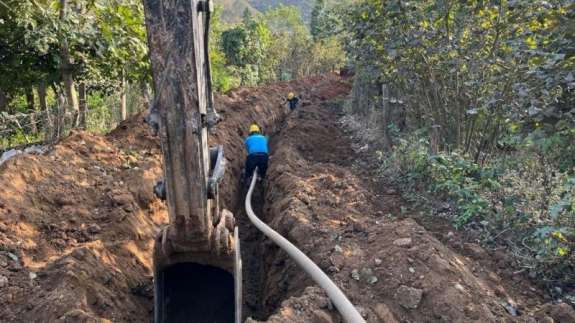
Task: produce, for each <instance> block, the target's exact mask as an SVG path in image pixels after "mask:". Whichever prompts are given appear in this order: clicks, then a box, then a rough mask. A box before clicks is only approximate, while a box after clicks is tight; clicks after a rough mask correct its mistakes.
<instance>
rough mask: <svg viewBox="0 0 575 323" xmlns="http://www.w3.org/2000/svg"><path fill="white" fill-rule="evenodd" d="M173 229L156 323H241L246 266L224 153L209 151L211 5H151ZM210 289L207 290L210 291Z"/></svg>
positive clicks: (171, 0) (159, 258) (161, 249)
mask: <svg viewBox="0 0 575 323" xmlns="http://www.w3.org/2000/svg"><path fill="white" fill-rule="evenodd" d="M144 8H145V15H146V27H147V31H148V43H149V47H150V59H151V64H152V73H153V79H154V90H155V99H154V103H153V106H152V108H151V112H150V116H149V117H148V120H152V121H153V120H156V124H153V126H154V127H155V128H156V129H157V130H158V135H159V137H160V142H161V146H162V152H163V156H164V180H163V182H162V184H161V185H160V186H159V187H157V188H156V192H157V193H160V195H165V198H166V203H167V206H168V213H169V217H170V223H169V225H168V226H167V227H165V228H163V230H162V231H161V232H160V234H159V235H158V238H157V240H156V245H155V252H154V267H155V273H154V276H155V277H154V282H155V322H233V321H236V322H239V321H240V320H241V313H240V310H239V309H241V304H240V303H241V297H240V295H241V263H240V262H241V260H240V258H239V239H238V234H237V228H236V227H235V223H234V222H235V221H234V217H233V215H232V214H231V213H230V212H229V211H226V210H220V206H219V198H218V191H219V189H218V185H219V180H220V179H221V177H222V176H223V173H224V167H225V159H224V155H223V148H222V147H221V146H218V147H214V148H212V149H209V147H208V134H209V133H210V131H209V130H210V129H211V128H212V127H214V126H215V125H216V123H217V122H218V120H219V117H218V115H217V113H216V111H215V109H214V104H213V94H212V88H211V75H210V63H209V55H208V36H209V21H210V15H211V12H212V3H211V1H210V0H206V1H199V0H144ZM206 289H208V290H206Z"/></svg>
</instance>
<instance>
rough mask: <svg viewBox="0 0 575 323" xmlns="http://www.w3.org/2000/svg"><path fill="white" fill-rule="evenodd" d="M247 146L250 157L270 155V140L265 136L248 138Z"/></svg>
mask: <svg viewBox="0 0 575 323" xmlns="http://www.w3.org/2000/svg"><path fill="white" fill-rule="evenodd" d="M245 144H246V149H247V150H248V155H251V154H267V153H268V138H266V137H265V136H263V135H260V134H255V135H251V136H249V137H247V138H246V141H245Z"/></svg>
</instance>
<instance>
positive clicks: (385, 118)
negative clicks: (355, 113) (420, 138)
mask: <svg viewBox="0 0 575 323" xmlns="http://www.w3.org/2000/svg"><path fill="white" fill-rule="evenodd" d="M381 98H382V100H381V107H382V122H383V125H382V127H383V128H382V130H383V144H384V145H385V149H386V150H387V151H390V150H391V146H392V143H391V135H390V133H389V124H390V123H391V106H390V104H389V89H388V87H387V84H382V85H381Z"/></svg>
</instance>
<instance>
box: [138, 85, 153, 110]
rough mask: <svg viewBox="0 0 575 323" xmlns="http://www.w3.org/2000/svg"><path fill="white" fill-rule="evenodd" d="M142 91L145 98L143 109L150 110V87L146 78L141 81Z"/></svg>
mask: <svg viewBox="0 0 575 323" xmlns="http://www.w3.org/2000/svg"><path fill="white" fill-rule="evenodd" d="M140 91H141V92H142V98H143V99H144V100H143V102H142V103H143V107H142V108H143V110H144V111H148V110H149V109H150V102H151V99H150V88H149V87H148V83H147V82H146V81H144V80H142V81H141V82H140Z"/></svg>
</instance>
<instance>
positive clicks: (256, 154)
mask: <svg viewBox="0 0 575 323" xmlns="http://www.w3.org/2000/svg"><path fill="white" fill-rule="evenodd" d="M245 145H246V149H247V151H248V158H247V159H246V169H245V171H246V172H245V179H246V182H247V180H248V179H250V178H251V177H252V175H253V174H254V170H255V169H256V167H257V168H258V174H259V175H260V178H261V179H263V178H265V177H266V172H267V170H268V161H269V155H268V154H269V150H268V138H267V137H265V136H264V135H263V134H262V130H261V129H260V127H259V126H258V125H257V124H255V123H254V124H252V125H251V126H250V134H249V136H248V137H247V138H246V140H245ZM246 184H247V185H249V184H250V183H246Z"/></svg>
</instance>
